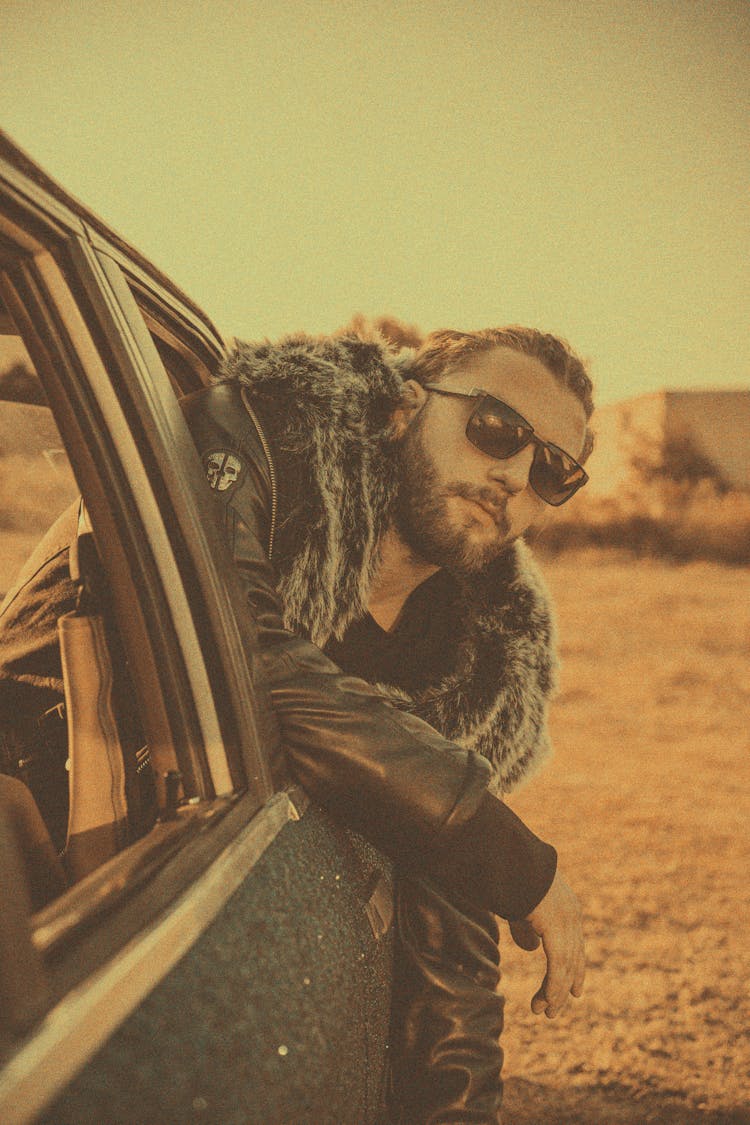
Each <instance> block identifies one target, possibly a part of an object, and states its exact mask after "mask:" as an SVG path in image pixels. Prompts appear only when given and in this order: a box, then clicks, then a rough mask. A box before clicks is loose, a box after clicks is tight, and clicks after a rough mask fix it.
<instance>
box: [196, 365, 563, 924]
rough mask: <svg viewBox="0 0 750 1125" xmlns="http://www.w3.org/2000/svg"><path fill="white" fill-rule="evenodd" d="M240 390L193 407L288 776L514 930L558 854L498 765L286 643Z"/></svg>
mask: <svg viewBox="0 0 750 1125" xmlns="http://www.w3.org/2000/svg"><path fill="white" fill-rule="evenodd" d="M248 407H249V404H248V403H247V401H246V400H245V399H243V391H242V388H241V386H240V385H239V384H238V383H236V382H227V383H219V384H216V385H215V386H213V387H210V388H208V389H207V390H204V391H198V392H197V393H196V394H193V395H190V396H188V397H187V398H186V399H184V400H183V410H184V412H185V416H186V419H187V421H188V424H189V426H190V429H191V432H192V434H193V438H194V440H195V442H196V445H197V447H198V452H199V454H200V456H201V459H202V461H203V464H204V467H205V468H206V472H207V476H208V479H209V484H210V485H211V488H212V491H213V495H214V498H215V502H216V505H217V510H218V513H219V517H220V520H221V522H222V524H223V527H224V530H225V533H226V536H227V539H228V542H229V545H230V548H231V550H232V554H233V558H234V561H235V564H236V566H237V568H238V571H239V574H240V577H241V582H242V587H243V591H244V595H245V597H246V598H247V601H248V603H249V605H250V609H251V611H252V615H253V617H254V620H255V622H256V626H257V631H258V643H259V646H260V658H261V665H262V668H263V671H264V676H265V680H266V683H267V686H268V689H269V692H270V698H271V703H272V707H273V710H274V713H275V716H276V719H277V720H278V723H279V726H280V730H281V737H282V742H283V746H284V750H285V752H286V757H287V760H288V764H289V767H290V769H291V771H292V773H293V774H294V775H295V776H296V778H297V779H298V781H299V782H300V783H301V784H302V785H303V787H304V788H305V789H306V790H307V792H308V793H309V794H310V796H311V797H312V798H313V799H314V800H315V801H317V802H318V803H320V804H321V805H323V806H324V807H326V808H327V809H328V810H329V811H331V812H332V813H333V814H334V815H335V816H336V817H337V818H338V819H340V820H341V821H342V822H344V823H346V824H347V825H348V826H349V827H351V828H353V829H355V830H356V831H358V832H360V833H361V834H362V835H364V836H366V837H367V838H368V839H369V840H371V841H372V842H373V843H374V844H375V845H376V846H377V847H379V848H380V849H381V850H382V851H383V852H385V853H386V854H387V855H389V856H390V857H391V858H392V859H393V860H394V861H396V862H397V863H398V864H401V865H403V866H406V867H410V868H412V869H414V870H417V871H419V872H420V873H422V874H425V875H427V876H429V877H430V878H432V879H434V880H435V881H437V882H438V883H440V884H442V885H443V886H444V887H445V888H446V889H447V890H448V891H453V892H455V893H457V894H462V895H464V896H466V897H469V898H471V899H473V900H474V901H475V903H476V905H477V906H480V907H483V908H484V909H488V910H491V911H493V912H494V913H496V914H499V915H501V916H503V917H506V918H521V917H525V916H526V915H527V914H528V913H530V911H531V910H533V908H534V907H535V906H536V905H537V904H538V903H539V902H540V901H541V899H542V898H543V897H544V895H545V894H546V892H547V890H548V888H549V886H550V884H551V882H552V879H553V877H554V873H555V867H556V859H557V857H556V853H555V850H554V848H552V847H551V846H550V845H549V844H546V843H544V842H543V841H541V840H539V839H538V838H537V837H536V836H535V835H534V834H533V833H532V832H531V831H530V830H529V829H528V828H526V826H525V825H524V824H523V822H522V821H521V820H519V818H518V817H517V816H516V815H515V814H514V813H513V812H512V811H511V810H510V809H509V808H508V807H507V806H506V805H504V804H502V802H500V801H498V800H497V799H496V798H495V797H493V796H492V795H491V794H490V793H488V792H487V786H488V783H489V781H490V778H491V769H490V766H489V764H488V763H487V762H486V761H485V759H484V758H482V757H481V756H480V755H479V754H477V753H475V752H474V751H469V750H463V749H460V748H459V747H457V746H456V745H455V744H453V743H451V742H447V741H446V740H445V739H443V738H442V737H441V736H440V735H439V734H437V732H436V731H435V730H433V728H432V727H430V726H428V725H427V724H426V723H424V722H422V721H421V720H420V719H417V718H415V717H413V716H411V715H409V714H406V713H404V712H401V711H398V710H396V709H395V708H394V707H393V706H392V705H391V704H390V703H389V702H388V701H387V700H386V699H385V698H384V697H383V696H382V695H381V694H380V693H379V692H378V691H377V690H376V689H375V688H373V687H372V686H371V685H370V684H368V683H366V682H365V681H364V680H360V679H357V678H355V677H353V676H348V675H346V674H344V673H343V672H341V670H340V669H339V668H337V667H336V665H335V664H333V663H332V662H331V661H330V660H329V659H328V658H327V657H326V656H325V655H324V654H323V653H322V652H321V651H320V649H318V648H316V647H315V646H314V645H312V644H310V643H309V642H308V641H306V640H304V639H303V638H301V637H299V636H297V635H295V634H293V633H291V632H290V631H289V630H287V629H285V627H284V625H283V620H282V607H281V604H280V600H279V596H278V594H277V592H276V581H277V579H276V574H275V572H274V568H273V566H272V564H271V562H270V561H269V559H268V555H267V549H268V545H269V538H270V534H271V523H272V518H273V514H272V509H273V504H274V488H273V479H272V468H271V463H270V457H269V453H268V451H267V450H266V449H264V445H263V441H262V439H261V436H260V434H259V431H258V428H257V426H256V424H255V420H254V418H253V416H252V413H251V409H249V408H248Z"/></svg>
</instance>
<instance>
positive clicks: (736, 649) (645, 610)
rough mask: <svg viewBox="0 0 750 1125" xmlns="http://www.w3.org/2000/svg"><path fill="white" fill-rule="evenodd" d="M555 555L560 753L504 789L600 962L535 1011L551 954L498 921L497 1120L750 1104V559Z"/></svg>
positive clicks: (632, 1115)
mask: <svg viewBox="0 0 750 1125" xmlns="http://www.w3.org/2000/svg"><path fill="white" fill-rule="evenodd" d="M543 567H544V572H545V575H546V577H547V581H548V583H549V585H550V587H551V590H552V592H553V595H554V597H555V599H556V604H557V611H558V625H559V634H560V642H561V653H562V657H563V668H562V674H561V680H560V691H559V695H558V697H557V700H556V702H555V704H554V709H553V714H552V735H553V740H554V743H555V747H556V754H555V758H554V759H553V762H552V764H551V765H549V766H547V768H546V769H545V770H544V771H543V773H541V774H540V775H539V776H538V777H537V778H535V779H534V780H532V781H531V782H529V784H528V785H527V786H526V788H525V789H523V790H521V791H520V792H519V793H518V794H517V795H514V796H513V797H512V798H511V799H510V803H511V804H512V806H513V807H514V808H515V809H516V811H518V812H519V813H520V814H521V815H522V816H523V817H524V818H525V819H526V820H527V822H528V823H529V824H531V825H532V826H533V827H535V828H536V829H537V831H539V833H540V834H541V835H543V836H544V837H545V838H547V839H549V840H550V841H552V842H553V843H555V845H556V846H557V848H558V851H559V854H560V863H561V867H562V868H563V869H564V871H565V872H566V875H567V877H568V880H569V882H570V883H572V884H573V886H574V887H575V889H576V891H577V893H578V894H579V896H580V898H581V900H582V904H583V908H584V919H585V930H586V936H587V943H588V958H589V960H588V975H587V981H586V989H585V995H584V997H583V998H582V999H581V1000H578V1001H571V1003H570V1004H569V1006H568V1008H567V1009H566V1010H565V1011H564V1012H563V1013H562V1014H561V1015H560V1016H558V1017H557V1019H556V1020H554V1021H549V1020H546V1019H545V1018H544V1017H536V1016H533V1015H532V1014H531V1012H530V1010H529V1001H530V998H531V996H532V994H533V992H534V991H535V989H536V988H537V987H538V984H539V980H540V977H541V974H542V967H541V966H542V964H543V957H542V954H541V952H537V953H535V954H531V955H530V954H528V953H523V952H522V951H520V950H518V949H516V947H515V946H514V945H513V944H512V942H511V940H510V936H509V935H508V932H507V929H506V930H505V933H504V939H505V940H504V944H503V959H504V972H505V979H504V992H505V995H506V997H507V1004H506V1032H505V1036H504V1046H505V1056H506V1066H505V1075H506V1095H505V1125H563V1123H564V1125H576V1123H581V1125H616V1123H617V1125H619V1123H625V1122H627V1123H629V1125H636V1123H638V1125H642V1123H646V1122H666V1123H669V1125H678V1123H679V1125H698V1123H699V1122H707V1123H711V1125H720V1123H727V1125H728V1123H730V1122H731V1123H733V1125H738V1123H739V1122H750V1034H749V1032H748V1024H749V1022H750V1000H749V998H748V993H749V988H748V981H749V980H750V942H749V941H748V924H749V923H750V910H748V905H749V900H750V888H749V886H748V874H749V873H750V831H748V826H749V825H750V795H749V793H748V784H747V782H748V776H749V774H750V767H749V764H748V759H749V757H750V755H749V754H748V750H749V749H750V672H749V670H748V656H749V655H750V570H748V569H746V568H744V569H743V568H731V567H724V566H720V565H718V564H713V563H705V562H692V563H688V564H684V565H672V564H669V563H667V562H662V561H656V560H640V559H638V560H634V559H631V558H628V557H626V556H622V555H620V556H618V555H616V554H611V553H610V554H608V553H593V552H592V553H581V554H576V555H570V554H568V555H562V556H559V557H558V558H556V559H553V560H550V561H546V562H544V561H543Z"/></svg>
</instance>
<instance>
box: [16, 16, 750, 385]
mask: <svg viewBox="0 0 750 1125" xmlns="http://www.w3.org/2000/svg"><path fill="white" fill-rule="evenodd" d="M748 57H750V5H748V4H747V2H746V0H709V2H702V0H676V2H674V3H673V2H671V0H651V2H645V0H630V2H626V0H593V2H592V0H578V2H576V3H575V4H573V3H570V2H568V0H564V2H563V0H531V2H526V0H518V2H515V3H511V2H510V0H494V2H490V0H473V2H472V0H461V2H458V0H411V2H408V0H373V2H367V0H361V2H358V0H325V2H324V0H285V2H283V3H282V2H279V0H276V2H273V3H271V2H253V0H246V2H244V3H243V2H241V0H232V2H229V0H213V2H212V3H211V4H207V3H205V2H204V0H200V2H198V0H181V2H179V3H174V2H172V0H165V2H162V3H158V2H156V3H155V2H154V0H147V2H144V0H131V2H130V3H122V2H120V0H108V2H107V3H106V4H102V3H100V2H97V3H90V2H88V0H66V2H51V0H35V2H34V4H33V5H31V4H28V2H27V0H0V67H1V68H2V73H1V76H0V123H1V124H2V127H3V128H4V129H6V131H7V132H8V133H9V134H10V135H11V137H12V138H13V139H14V140H15V141H16V143H18V144H19V145H21V147H23V148H25V149H26V150H27V152H28V153H29V154H30V155H31V156H33V157H34V158H35V159H36V160H37V161H38V162H39V163H41V164H42V166H43V167H44V168H45V169H46V170H47V171H48V172H49V173H50V174H51V175H52V176H54V177H55V178H56V179H57V180H59V181H60V182H61V183H62V184H63V185H64V186H65V187H66V188H67V189H68V190H69V191H70V192H72V193H73V194H74V195H76V196H78V197H79V198H80V199H82V200H83V201H84V202H85V203H87V204H88V205H89V206H90V207H92V208H93V210H95V211H96V212H97V213H98V214H99V215H101V217H102V218H103V219H104V220H105V221H106V222H107V223H109V225H110V226H112V227H114V229H115V230H117V231H118V232H119V233H121V234H122V235H123V236H124V237H125V238H127V239H128V240H129V241H130V242H132V243H133V244H134V245H135V246H137V247H138V248H139V249H140V250H141V251H143V253H144V254H145V255H146V256H147V257H149V258H150V259H151V260H152V261H153V262H154V263H155V264H156V265H158V266H159V267H161V268H162V269H163V270H164V271H165V272H166V273H167V274H169V275H170V276H171V277H172V278H173V280H174V281H176V282H177V283H178V284H179V285H181V286H182V287H183V288H184V289H185V290H186V291H187V293H189V294H190V296H191V297H193V299H194V300H196V301H197V302H198V304H200V305H201V306H202V307H203V308H204V309H205V311H206V312H207V313H209V315H210V316H211V317H212V318H213V319H214V321H215V322H216V323H217V325H218V326H219V328H220V329H221V330H222V331H223V332H224V333H226V334H227V335H237V336H240V337H245V338H252V337H261V336H269V337H271V338H273V337H276V336H279V335H281V334H283V333H285V332H290V331H297V330H306V331H310V332H327V331H333V330H335V329H336V328H338V327H340V326H341V325H343V324H345V323H346V322H347V321H348V320H349V319H350V317H351V316H352V314H353V313H355V312H361V313H364V314H365V315H368V316H378V315H382V314H390V315H394V316H397V317H399V318H400V319H402V320H405V321H406V322H408V323H413V324H416V325H418V326H419V327H420V328H421V329H423V330H424V331H429V330H431V329H436V328H445V327H451V328H459V329H472V328H481V327H487V326H490V325H503V324H512V323H516V324H530V325H533V326H536V327H539V328H543V329H545V330H547V331H552V332H556V333H558V334H560V335H563V336H565V337H566V338H567V339H569V340H570V342H571V343H572V345H573V346H574V348H575V349H576V350H577V351H578V352H579V353H581V354H582V355H583V356H585V357H586V358H587V359H588V360H589V361H590V363H591V369H592V373H593V376H594V379H595V382H596V386H597V389H598V395H597V399H598V401H599V402H600V403H606V402H613V401H618V400H620V399H623V398H627V397H630V396H632V395H637V394H642V393H646V392H651V391H656V390H659V389H661V388H664V387H669V388H680V387H685V388H687V387H732V388H740V387H748V386H750V371H749V369H748V368H749V365H748V358H747V346H746V341H747V328H748V297H749V296H750V284H749V283H748V262H750V221H749V215H748V200H749V199H750V193H749V192H748V185H749V183H750V175H749V173H750V144H749V143H748V142H749V141H750V136H749V134H750V128H749V127H748V121H749V120H750V117H749V115H748V111H749V110H750V67H748V65H747V60H748Z"/></svg>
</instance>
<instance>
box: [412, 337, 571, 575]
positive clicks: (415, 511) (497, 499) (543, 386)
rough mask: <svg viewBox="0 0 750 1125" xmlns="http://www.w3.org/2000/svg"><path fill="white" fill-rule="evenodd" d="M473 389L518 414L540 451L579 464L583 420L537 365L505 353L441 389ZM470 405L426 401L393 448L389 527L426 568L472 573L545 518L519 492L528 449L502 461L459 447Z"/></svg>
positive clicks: (438, 398) (470, 365)
mask: <svg viewBox="0 0 750 1125" xmlns="http://www.w3.org/2000/svg"><path fill="white" fill-rule="evenodd" d="M442 382H443V383H444V385H445V386H446V387H448V388H450V389H451V390H456V391H463V392H465V393H467V394H468V393H469V392H470V391H471V390H472V389H473V388H474V387H479V388H481V389H482V390H483V391H487V392H488V394H491V395H494V396H495V397H496V398H499V399H502V401H503V402H506V403H507V404H508V405H509V406H512V407H513V409H514V410H516V411H517V412H518V413H519V414H521V415H522V416H523V417H524V418H525V419H526V421H527V422H529V423H530V424H531V425H532V426H533V427H534V431H535V433H536V434H538V435H539V437H540V438H542V439H543V440H544V441H550V442H552V443H554V444H555V445H557V446H559V447H560V448H561V449H564V450H565V451H566V453H569V454H570V455H571V456H572V457H574V458H576V460H577V459H578V458H579V456H580V454H581V450H582V449H583V442H584V436H585V432H586V416H585V413H584V410H583V406H582V404H581V402H580V401H579V399H578V398H576V396H575V395H574V394H573V393H572V392H571V391H569V390H568V389H567V388H566V387H563V386H562V384H560V383H559V382H558V381H557V379H556V378H555V376H554V375H552V374H551V372H549V371H548V370H547V368H546V367H545V366H544V365H543V364H542V363H541V362H540V361H539V360H537V359H534V358H532V357H531V356H526V355H523V354H521V353H520V352H516V351H513V349H511V348H504V347H502V348H500V347H498V348H493V349H492V350H491V351H486V352H481V353H480V354H479V355H477V356H474V357H472V358H471V359H470V360H469V361H468V362H467V363H466V365H465V366H464V367H462V368H461V369H460V370H457V371H454V372H452V373H451V374H450V375H446V376H445V377H444V379H443V380H442ZM476 402H477V400H476V399H468V398H453V397H449V396H447V395H437V394H431V393H429V392H428V393H427V397H426V400H425V402H424V405H423V406H422V408H421V410H420V411H419V413H418V414H416V415H415V416H414V417H413V419H412V420H411V422H410V424H409V427H408V429H407V431H406V433H405V435H404V437H403V439H402V442H401V480H400V486H399V494H398V498H397V502H396V507H395V513H394V526H395V528H396V530H397V531H398V532H399V534H400V536H401V538H402V539H403V540H404V542H405V543H406V544H407V546H408V547H410V548H411V550H412V551H413V552H414V555H415V556H416V557H417V558H418V559H420V560H422V561H424V562H429V563H432V564H434V565H436V566H449V567H452V568H455V569H457V570H463V571H468V572H472V571H476V570H481V569H482V567H484V566H486V565H487V564H488V563H490V562H491V561H492V559H493V558H496V557H497V556H498V555H499V554H500V553H501V552H502V551H503V549H504V548H505V547H507V545H508V544H509V543H511V542H512V541H513V540H514V539H517V538H518V537H519V536H520V535H522V534H523V533H524V531H526V530H527V529H528V528H529V527H530V526H531V525H532V524H534V523H537V522H540V521H541V519H542V518H543V517H544V516H546V515H547V514H548V513H550V512H551V511H552V509H551V508H550V506H549V505H548V504H546V503H545V502H544V501H543V500H541V499H540V498H539V497H538V496H537V494H536V493H535V492H534V490H533V489H532V488H531V486H530V484H529V469H530V468H531V461H532V458H533V456H534V446H533V445H529V446H527V447H526V448H525V449H522V450H521V452H520V453H517V454H516V455H515V456H514V457H510V458H508V459H507V460H505V461H500V460H497V459H496V458H493V457H489V456H488V455H487V454H486V453H482V452H481V451H480V450H479V449H477V448H476V447H475V446H473V445H472V444H471V443H470V442H469V441H468V439H467V438H466V434H465V430H466V423H467V421H468V419H469V415H470V414H471V411H472V410H473V409H474V407H475V406H476Z"/></svg>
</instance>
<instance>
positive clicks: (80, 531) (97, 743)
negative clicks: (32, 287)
mask: <svg viewBox="0 0 750 1125" xmlns="http://www.w3.org/2000/svg"><path fill="white" fill-rule="evenodd" d="M164 335H165V333H164V331H162V334H161V335H157V334H156V333H153V334H152V339H153V340H154V343H155V344H156V346H157V350H158V352H159V355H160V358H161V359H162V362H163V363H164V365H165V368H166V369H167V371H168V373H169V375H170V379H171V382H172V385H173V388H174V390H175V393H176V394H180V393H184V392H186V391H189V390H192V389H195V387H196V386H199V385H200V381H199V379H198V378H197V376H196V372H195V369H194V367H193V366H191V365H190V364H189V363H188V362H187V360H186V359H185V358H184V356H183V355H181V353H180V351H179V350H178V348H177V347H176V346H175V344H174V342H168V341H167V340H166V339H164ZM0 466H1V467H2V473H1V474H0V509H2V531H3V535H2V548H1V549H0V717H1V718H2V720H3V721H2V723H0V797H2V800H3V803H4V804H5V806H6V807H7V809H8V810H10V815H11V817H12V819H13V823H14V827H15V831H16V833H17V835H18V838H19V839H20V840H21V841H22V852H23V858H24V864H25V868H26V876H27V880H28V886H29V888H30V892H31V899H32V909H33V910H35V911H37V910H40V909H41V908H43V907H45V906H46V905H48V904H49V903H50V902H51V901H53V900H54V899H55V898H56V897H57V896H58V895H59V894H60V893H62V891H63V890H65V889H67V888H68V887H70V886H72V885H73V884H74V883H76V882H78V881H79V880H80V879H82V878H84V877H85V876H86V875H88V874H90V873H91V872H92V871H94V870H96V869H97V868H98V867H99V866H100V865H101V864H102V863H104V862H105V861H106V860H107V859H109V858H111V857H112V856H113V855H115V854H117V853H118V852H119V851H121V850H122V849H123V848H124V847H126V846H127V845H128V844H130V843H133V842H135V841H136V840H138V839H141V838H142V837H143V836H144V835H145V834H146V833H148V831H149V830H150V829H151V828H152V827H153V826H154V824H155V823H156V820H157V818H158V817H159V816H160V815H161V817H162V818H163V819H169V818H170V817H174V816H176V814H177V810H178V808H179V806H180V804H181V803H186V802H188V801H189V799H190V798H189V797H185V796H184V795H183V792H182V787H181V777H180V773H179V770H178V768H177V763H176V762H175V763H174V769H173V770H172V771H168V776H167V779H166V785H165V788H164V802H163V807H162V808H161V809H160V808H159V807H158V798H157V788H156V784H155V778H154V767H153V763H152V761H151V755H150V752H149V747H148V745H147V742H146V740H145V736H144V733H143V731H142V729H141V725H140V723H139V719H138V716H139V709H138V707H134V706H133V705H132V701H133V698H134V692H135V689H134V685H133V682H132V679H131V677H130V675H129V671H128V665H127V659H126V657H125V654H124V651H123V647H122V643H121V640H120V637H119V633H118V629H117V626H116V621H115V614H114V609H113V606H112V604H111V599H110V598H109V597H108V589H107V583H106V581H105V579H104V575H103V571H102V567H101V564H100V562H99V558H98V555H97V550H96V546H95V541H94V536H93V532H92V527H91V522H90V517H89V515H88V513H87V511H86V508H85V505H84V504H83V501H82V500H81V497H80V495H79V490H78V486H77V484H76V480H75V477H74V475H73V471H72V468H71V466H70V463H69V460H68V457H67V455H66V452H65V447H64V444H63V441H62V439H61V437H60V434H59V431H58V428H57V426H56V424H55V420H54V416H53V413H52V410H51V408H50V406H49V404H48V402H47V398H46V395H45V392H44V388H43V386H42V383H41V381H40V379H39V377H38V375H37V373H36V371H35V369H34V365H33V363H32V360H31V358H30V356H29V354H28V351H27V350H26V348H25V346H24V343H23V340H22V337H21V335H20V334H19V332H18V330H17V328H16V326H15V324H14V322H13V320H12V318H11V316H10V313H9V312H8V310H7V308H5V306H4V305H3V304H2V303H1V302H0ZM66 544H70V545H71V549H70V550H67V549H66ZM55 557H58V558H61V559H63V560H64V563H63V564H61V566H60V567H59V568H57V570H56V571H55V572H54V574H50V577H49V578H48V579H45V581H52V580H53V579H54V580H55V581H60V582H63V583H64V584H65V585H66V587H67V588H68V590H69V594H68V597H67V601H68V602H69V603H70V610H69V612H68V613H66V614H65V615H63V617H61V619H60V620H58V621H54V622H53V621H48V622H45V623H44V624H45V626H46V628H47V630H48V632H49V633H50V635H51V634H52V633H53V632H55V631H56V633H57V638H58V643H59V645H60V648H61V651H62V653H63V660H62V665H63V667H62V668H60V669H57V668H55V672H56V676H55V678H56V679H57V678H59V677H62V680H63V682H64V692H63V693H62V694H61V693H60V691H59V687H57V685H54V686H53V685H50V684H49V682H48V681H49V678H50V674H51V672H50V669H49V668H45V669H34V668H32V669H31V670H30V671H29V670H28V669H26V670H25V671H24V672H21V673H18V674H16V673H15V672H14V667H15V665H14V661H15V663H16V664H18V665H19V666H20V665H23V653H19V652H18V651H17V649H18V642H15V645H16V647H15V648H13V643H12V642H11V648H10V651H9V650H8V645H7V644H4V636H5V637H6V639H7V636H8V635H9V634H10V635H16V634H17V633H18V630H19V627H20V628H21V630H23V628H24V625H25V622H24V621H19V618H18V614H17V613H16V612H15V611H16V606H17V605H18V603H19V602H22V601H23V598H22V594H23V591H24V588H25V586H26V585H27V584H28V583H30V582H32V581H34V580H38V579H39V576H40V571H41V570H42V568H44V567H45V564H47V563H48V560H49V559H50V558H55ZM19 612H22V613H23V614H28V608H27V607H25V606H24V607H23V610H22V611H19ZM35 612H37V614H41V613H43V610H42V609H40V608H36V610H35ZM39 623H40V622H39V621H38V620H37V622H36V624H37V626H38V625H39ZM30 624H34V622H31V623H30ZM4 650H5V658H4V656H3V651H4ZM53 663H54V664H55V665H57V663H58V660H57V658H53ZM63 669H64V670H63ZM45 674H46V675H45ZM32 681H33V682H32Z"/></svg>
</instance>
